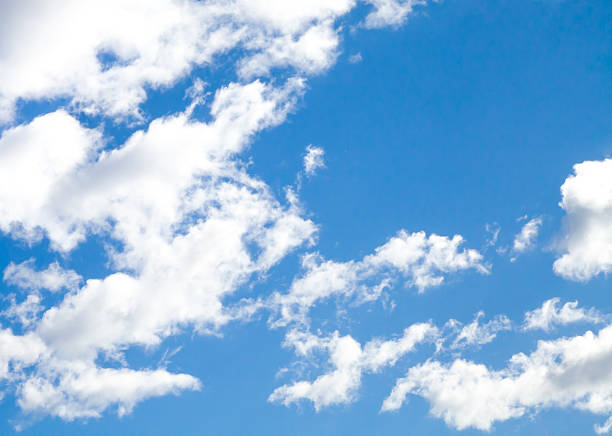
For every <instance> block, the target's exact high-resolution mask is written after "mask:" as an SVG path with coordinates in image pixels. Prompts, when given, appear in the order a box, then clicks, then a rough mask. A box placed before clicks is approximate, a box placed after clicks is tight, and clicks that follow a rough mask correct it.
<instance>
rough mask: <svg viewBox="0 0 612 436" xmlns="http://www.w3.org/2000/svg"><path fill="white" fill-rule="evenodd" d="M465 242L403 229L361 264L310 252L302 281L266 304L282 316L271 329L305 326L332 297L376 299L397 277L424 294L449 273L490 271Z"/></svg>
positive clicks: (456, 236) (296, 281)
mask: <svg viewBox="0 0 612 436" xmlns="http://www.w3.org/2000/svg"><path fill="white" fill-rule="evenodd" d="M463 242H464V240H463V238H462V237H461V236H459V235H455V236H454V237H452V238H449V237H446V236H439V235H436V234H431V235H429V236H427V235H426V234H425V232H415V233H412V234H409V233H407V232H406V231H404V230H401V231H400V232H398V234H397V235H396V236H394V237H392V238H390V239H389V240H388V241H387V242H386V243H385V244H384V245H381V246H380V247H377V248H376V249H375V250H374V253H373V254H370V255H367V256H365V257H364V258H363V259H362V260H359V261H354V260H350V261H347V262H334V261H330V260H327V261H326V260H323V259H322V258H321V257H320V256H319V255H317V254H308V255H306V256H304V258H303V267H304V269H306V272H305V273H304V274H303V275H302V277H299V278H297V279H295V280H294V281H293V283H292V284H291V287H290V288H289V290H288V292H287V293H280V292H276V293H274V294H273V295H272V296H271V298H270V299H269V301H268V305H269V306H270V307H271V308H272V309H273V310H275V311H276V312H277V313H278V316H277V317H276V318H274V319H273V325H276V326H280V325H286V324H288V323H290V322H296V321H297V322H305V321H306V318H307V313H308V311H309V309H310V308H311V307H312V306H313V305H315V304H316V303H317V302H319V301H321V300H324V299H327V298H330V297H334V296H336V297H357V298H358V299H359V300H361V301H371V300H375V299H377V298H379V297H380V295H381V293H382V291H383V290H384V289H385V288H388V287H390V286H391V283H392V281H393V280H394V279H397V278H402V279H404V280H405V281H406V284H407V285H408V286H414V287H416V288H417V290H418V292H419V293H422V292H424V291H425V290H426V289H428V288H430V287H435V286H439V285H441V284H442V282H443V281H444V277H445V275H446V274H450V273H456V272H459V271H464V270H468V269H474V270H476V271H478V272H480V273H484V274H486V273H488V269H487V267H486V266H485V265H484V263H483V258H482V255H481V254H480V253H479V252H478V251H476V250H474V249H460V246H461V245H462V244H463Z"/></svg>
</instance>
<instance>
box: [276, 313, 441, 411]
mask: <svg viewBox="0 0 612 436" xmlns="http://www.w3.org/2000/svg"><path fill="white" fill-rule="evenodd" d="M438 335H439V331H438V329H437V328H436V327H434V326H432V325H431V324H428V323H421V324H413V325H412V326H410V327H408V328H406V329H405V330H404V334H403V335H402V336H401V337H399V338H397V339H389V340H386V341H385V340H382V339H373V340H371V341H369V342H367V343H366V344H365V345H364V346H363V348H362V347H361V344H359V342H357V341H356V340H355V339H353V338H352V337H351V336H350V335H346V336H339V334H338V332H335V333H334V334H333V335H331V336H330V337H327V338H321V337H318V336H314V335H312V334H310V333H304V332H298V331H290V332H289V334H288V335H287V338H286V340H285V346H290V347H294V348H295V350H296V352H297V354H298V355H302V356H307V355H309V354H310V353H312V351H313V350H317V349H323V350H325V351H327V352H328V353H329V364H330V365H331V366H332V368H333V369H332V370H331V371H330V372H328V373H326V374H324V375H322V376H320V377H318V378H317V379H316V380H314V381H312V382H309V381H298V382H295V383H293V384H291V385H284V386H281V387H279V388H277V389H276V390H275V391H274V392H273V393H272V394H271V395H270V397H269V401H272V402H280V403H282V404H284V405H285V406H288V405H290V404H292V403H295V402H298V401H300V400H304V399H306V400H310V401H312V403H313V405H314V407H315V409H316V410H317V411H318V410H320V409H321V408H323V407H327V406H331V405H334V404H342V403H349V402H351V401H353V400H354V399H355V397H356V394H357V390H358V389H359V386H360V385H361V377H362V374H363V373H364V372H378V371H380V370H381V369H382V368H384V367H387V366H393V365H395V363H396V362H397V361H398V359H399V358H400V357H402V356H403V355H405V354H406V353H409V352H411V351H413V350H414V348H415V347H416V345H418V344H419V343H422V342H433V341H434V340H435V339H436V338H437V337H438Z"/></svg>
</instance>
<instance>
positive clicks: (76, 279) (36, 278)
mask: <svg viewBox="0 0 612 436" xmlns="http://www.w3.org/2000/svg"><path fill="white" fill-rule="evenodd" d="M33 264H34V261H33V259H30V260H28V261H25V262H22V263H20V264H14V263H13V262H11V263H10V264H9V265H8V266H7V267H6V268H5V269H4V281H5V282H6V283H8V284H10V285H14V286H17V287H19V288H21V289H24V290H30V291H36V290H40V289H46V290H49V291H52V292H55V291H59V290H61V289H75V288H76V287H77V286H78V285H79V283H80V282H81V280H82V278H81V276H80V275H78V274H77V273H76V272H75V271H72V270H65V269H63V268H62V267H61V266H60V265H59V264H58V263H57V262H54V263H52V264H51V265H49V266H48V267H47V269H45V270H42V271H37V270H35V269H34V268H32V265H33Z"/></svg>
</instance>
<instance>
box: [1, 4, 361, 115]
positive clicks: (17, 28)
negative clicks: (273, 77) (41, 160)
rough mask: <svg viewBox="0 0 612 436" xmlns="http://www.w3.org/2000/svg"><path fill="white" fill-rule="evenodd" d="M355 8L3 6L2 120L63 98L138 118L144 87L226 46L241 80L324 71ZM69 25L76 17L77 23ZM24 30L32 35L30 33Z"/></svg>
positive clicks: (182, 72) (158, 84)
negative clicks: (279, 71) (22, 107)
mask: <svg viewBox="0 0 612 436" xmlns="http://www.w3.org/2000/svg"><path fill="white" fill-rule="evenodd" d="M354 5H355V1H353V0H327V1H322V0H317V1H314V2H312V1H311V2H308V6H305V5H303V4H302V3H300V2H297V1H279V0H274V1H265V2H264V1H252V0H248V1H247V0H236V1H230V0H212V1H207V2H199V1H195V0H187V1H175V0H155V1H147V0H129V1H119V0H110V1H106V2H103V3H100V2H96V1H88V0H83V1H81V0H67V1H63V2H62V3H61V4H58V5H53V6H51V5H50V4H49V3H48V2H46V1H44V0H27V1H22V2H19V3H15V4H12V5H6V4H5V5H3V8H2V13H3V18H4V20H3V24H4V25H3V26H2V29H0V41H2V44H0V120H4V121H7V120H10V119H11V118H12V117H13V115H14V113H13V112H14V107H15V104H16V102H17V101H18V100H19V99H24V100H32V99H33V100H36V99H42V98H45V99H48V98H68V99H69V100H70V103H71V107H72V108H74V109H77V110H82V111H85V112H87V113H103V114H106V115H109V116H113V117H125V116H131V117H133V118H136V119H139V118H140V119H141V118H142V117H143V115H144V114H143V113H142V112H141V110H140V109H139V105H140V104H141V103H143V102H144V101H145V100H146V98H147V88H153V89H159V88H162V87H168V86H172V85H173V84H174V83H175V82H176V81H177V80H178V79H180V78H182V77H185V76H186V75H187V74H189V73H190V71H192V70H193V68H194V67H197V66H206V65H210V64H211V63H214V61H215V59H216V56H219V55H221V54H224V53H226V52H228V51H229V50H232V49H234V48H241V49H243V50H244V53H243V54H244V55H243V57H242V59H240V60H239V62H238V67H239V71H240V74H241V75H242V76H243V77H253V75H256V74H266V73H267V71H268V70H269V69H270V68H274V67H291V68H294V69H296V70H298V71H301V72H304V73H308V74H313V73H318V72H321V71H322V70H324V69H326V68H328V67H329V66H331V64H332V63H333V62H334V61H335V58H336V55H337V50H338V49H337V46H338V35H337V31H338V29H337V28H336V27H335V20H336V19H337V18H338V17H340V16H343V15H345V14H346V13H348V12H349V11H350V10H351V9H352V8H353V7H354ZM74 17H78V19H75V18H74ZM30 29H37V31H36V32H34V33H32V32H31V31H30Z"/></svg>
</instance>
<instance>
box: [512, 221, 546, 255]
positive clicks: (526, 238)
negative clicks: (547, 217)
mask: <svg viewBox="0 0 612 436" xmlns="http://www.w3.org/2000/svg"><path fill="white" fill-rule="evenodd" d="M541 226H542V218H532V219H530V220H529V221H527V222H526V223H525V225H524V226H523V228H522V229H521V231H520V233H519V234H517V235H516V236H515V237H514V243H513V244H512V250H513V251H514V252H515V253H523V252H525V251H527V250H529V249H531V248H533V246H534V244H535V241H536V238H537V237H538V233H539V231H540V227H541Z"/></svg>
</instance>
